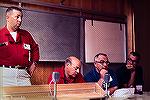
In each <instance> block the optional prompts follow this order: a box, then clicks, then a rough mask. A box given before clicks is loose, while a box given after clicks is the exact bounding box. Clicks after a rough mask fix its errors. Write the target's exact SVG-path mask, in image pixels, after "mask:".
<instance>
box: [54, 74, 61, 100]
mask: <svg viewBox="0 0 150 100" xmlns="http://www.w3.org/2000/svg"><path fill="white" fill-rule="evenodd" d="M59 77H60V74H59V72H53V74H52V81H53V82H54V100H56V94H57V82H58V81H59Z"/></svg>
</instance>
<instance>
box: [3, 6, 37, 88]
mask: <svg viewBox="0 0 150 100" xmlns="http://www.w3.org/2000/svg"><path fill="white" fill-rule="evenodd" d="M22 17H23V12H22V10H21V9H20V8H17V7H9V8H8V9H7V10H6V26H5V27H4V28H2V29H1V30H0V73H1V74H0V78H1V81H0V86H24V85H31V82H30V77H31V76H32V74H33V72H34V70H35V67H36V62H37V61H38V60H39V48H38V45H37V44H36V43H35V41H34V39H33V38H32V36H31V35H30V33H29V32H27V31H26V30H23V29H20V28H19V27H20V26H21V23H22Z"/></svg>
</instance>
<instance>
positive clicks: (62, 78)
mask: <svg viewBox="0 0 150 100" xmlns="http://www.w3.org/2000/svg"><path fill="white" fill-rule="evenodd" d="M54 72H59V73H60V79H59V81H58V82H57V83H58V84H68V83H84V82H85V81H84V79H83V76H82V74H81V73H78V74H77V75H76V77H74V78H66V77H65V73H64V72H65V71H64V66H62V67H61V68H58V69H56V70H54ZM51 80H52V75H50V76H49V78H48V84H49V83H50V82H51ZM52 83H53V82H52Z"/></svg>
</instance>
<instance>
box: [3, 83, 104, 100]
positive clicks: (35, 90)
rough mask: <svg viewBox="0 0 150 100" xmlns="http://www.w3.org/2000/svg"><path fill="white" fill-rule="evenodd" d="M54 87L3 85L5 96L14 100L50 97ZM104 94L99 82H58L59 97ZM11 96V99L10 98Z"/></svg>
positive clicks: (94, 96) (102, 96)
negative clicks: (16, 99)
mask: <svg viewBox="0 0 150 100" xmlns="http://www.w3.org/2000/svg"><path fill="white" fill-rule="evenodd" d="M53 87H54V86H53V85H33V86H12V87H3V97H4V98H7V100H12V98H13V99H15V98H16V97H24V99H25V98H26V99H25V100H31V97H34V98H37V96H38V97H49V98H50V97H52V96H53V94H51V93H50V91H51V92H52V93H53V91H54V88H53ZM104 96H105V92H104V90H103V89H102V88H101V87H100V86H99V85H98V84H97V83H74V84H57V98H59V97H65V98H67V97H71V98H72V97H73V98H77V99H81V98H82V99H83V98H84V99H94V98H99V99H100V98H104ZM9 97H10V99H8V98H9ZM29 97H30V98H29ZM27 98H28V99H27ZM20 99H21V98H20ZM5 100H6V99H5ZM18 100H19V99H18ZM21 100H22V99H21ZM46 100H49V99H46ZM70 100H71V99H70Z"/></svg>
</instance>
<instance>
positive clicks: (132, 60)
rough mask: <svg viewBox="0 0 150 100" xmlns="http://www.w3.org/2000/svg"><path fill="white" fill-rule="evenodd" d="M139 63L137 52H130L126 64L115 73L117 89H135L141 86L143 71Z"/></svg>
mask: <svg viewBox="0 0 150 100" xmlns="http://www.w3.org/2000/svg"><path fill="white" fill-rule="evenodd" d="M139 61H140V55H139V54H138V53H137V52H130V54H129V56H128V59H127V63H126V64H125V65H124V66H122V67H120V68H119V69H118V71H117V77H118V82H119V88H130V87H134V88H136V85H141V86H142V85H143V83H144V82H143V69H142V67H141V66H140V65H139ZM135 92H136V91H135ZM141 92H142V91H141Z"/></svg>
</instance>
